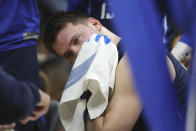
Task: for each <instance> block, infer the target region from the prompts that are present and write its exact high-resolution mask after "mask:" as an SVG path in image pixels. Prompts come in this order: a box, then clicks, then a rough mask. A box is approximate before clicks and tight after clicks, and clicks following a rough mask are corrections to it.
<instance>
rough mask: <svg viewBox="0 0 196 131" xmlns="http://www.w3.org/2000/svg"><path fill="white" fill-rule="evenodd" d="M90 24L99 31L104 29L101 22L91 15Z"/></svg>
mask: <svg viewBox="0 0 196 131" xmlns="http://www.w3.org/2000/svg"><path fill="white" fill-rule="evenodd" d="M88 24H90V25H92V26H93V27H95V28H96V29H97V30H98V31H101V29H102V25H101V23H100V22H99V21H98V20H97V19H95V18H93V17H89V18H88Z"/></svg>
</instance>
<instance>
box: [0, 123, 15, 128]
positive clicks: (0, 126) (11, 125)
mask: <svg viewBox="0 0 196 131" xmlns="http://www.w3.org/2000/svg"><path fill="white" fill-rule="evenodd" d="M14 127H15V123H11V124H8V125H0V130H7V129H13V128H14Z"/></svg>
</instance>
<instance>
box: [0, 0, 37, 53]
mask: <svg viewBox="0 0 196 131" xmlns="http://www.w3.org/2000/svg"><path fill="white" fill-rule="evenodd" d="M0 6H1V7H0V52H4V51H9V50H13V49H16V48H21V47H27V46H32V45H35V39H37V38H38V34H39V24H40V18H39V12H38V8H37V4H36V0H1V1H0Z"/></svg>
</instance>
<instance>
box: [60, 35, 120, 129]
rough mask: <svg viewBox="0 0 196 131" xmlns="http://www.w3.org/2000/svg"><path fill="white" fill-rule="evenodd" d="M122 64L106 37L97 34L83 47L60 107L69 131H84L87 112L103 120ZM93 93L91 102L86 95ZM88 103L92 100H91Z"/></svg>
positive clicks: (114, 46) (91, 116)
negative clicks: (85, 113)
mask: <svg viewBox="0 0 196 131" xmlns="http://www.w3.org/2000/svg"><path fill="white" fill-rule="evenodd" d="M117 62H118V51H117V48H116V45H115V44H113V43H112V41H111V40H110V39H109V38H108V37H107V36H104V35H97V34H93V35H92V36H91V37H90V39H89V40H87V41H86V42H85V43H84V44H83V45H82V47H81V49H80V51H79V53H78V56H77V58H76V61H75V63H74V66H73V69H72V71H71V74H70V76H69V79H68V82H67V84H66V86H65V89H64V91H63V94H62V97H61V101H60V104H59V115H60V118H61V121H62V123H63V126H64V128H65V129H66V131H84V130H85V124H84V117H85V115H84V111H85V110H86V109H87V111H88V114H89V117H90V119H94V118H96V117H99V116H100V115H101V114H102V113H103V112H104V110H105V109H106V107H107V104H108V98H109V94H110V93H111V92H112V91H113V88H114V82H115V71H116V66H117ZM87 91H89V92H90V93H91V94H90V95H89V96H90V97H89V98H86V99H85V93H86V92H87ZM87 99H88V100H87Z"/></svg>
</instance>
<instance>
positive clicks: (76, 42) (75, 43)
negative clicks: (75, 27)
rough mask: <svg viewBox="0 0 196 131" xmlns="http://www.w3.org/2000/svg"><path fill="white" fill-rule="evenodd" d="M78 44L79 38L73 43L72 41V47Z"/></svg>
mask: <svg viewBox="0 0 196 131" xmlns="http://www.w3.org/2000/svg"><path fill="white" fill-rule="evenodd" d="M78 43H79V38H78V37H77V38H75V39H74V41H73V45H77V44H78Z"/></svg>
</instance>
